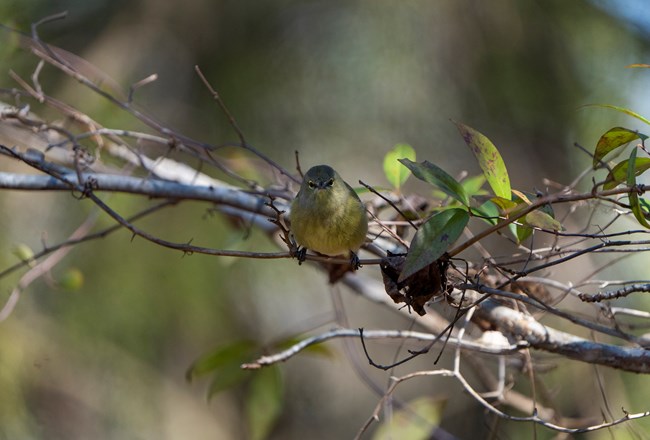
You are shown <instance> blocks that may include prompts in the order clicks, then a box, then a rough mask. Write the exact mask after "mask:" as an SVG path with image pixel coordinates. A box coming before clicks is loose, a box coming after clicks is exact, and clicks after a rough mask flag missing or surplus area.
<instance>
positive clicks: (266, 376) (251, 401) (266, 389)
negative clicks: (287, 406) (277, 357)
mask: <svg viewBox="0 0 650 440" xmlns="http://www.w3.org/2000/svg"><path fill="white" fill-rule="evenodd" d="M283 391H284V389H283V385H282V376H281V375H280V369H279V368H278V366H277V365H272V366H270V367H265V368H262V369H261V370H257V372H256V373H255V376H254V377H253V380H252V381H251V383H250V388H249V391H248V398H247V399H246V419H247V422H248V428H249V432H250V438H251V439H252V440H263V439H265V438H267V437H268V436H269V434H270V433H271V429H273V426H274V425H275V423H276V422H277V420H278V417H279V416H280V414H281V413H282V407H283V404H284V399H283Z"/></svg>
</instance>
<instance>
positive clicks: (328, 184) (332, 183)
mask: <svg viewBox="0 0 650 440" xmlns="http://www.w3.org/2000/svg"><path fill="white" fill-rule="evenodd" d="M332 185H334V178H332V179H330V180H328V181H327V186H332Z"/></svg>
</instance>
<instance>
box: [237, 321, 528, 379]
mask: <svg viewBox="0 0 650 440" xmlns="http://www.w3.org/2000/svg"><path fill="white" fill-rule="evenodd" d="M360 336H361V330H359V329H345V328H344V329H336V330H330V331H328V332H325V333H322V334H320V335H316V336H311V337H309V338H305V339H303V340H302V341H300V342H298V343H296V344H294V345H292V346H291V347H289V348H287V349H286V350H283V351H281V352H279V353H276V354H273V355H268V356H262V357H260V358H259V359H257V360H255V361H253V362H251V363H248V364H243V365H242V368H244V369H257V368H261V367H266V366H269V365H273V364H276V363H278V362H285V361H287V360H289V359H290V358H292V357H293V356H295V355H297V354H298V353H300V352H301V351H303V350H305V349H306V348H308V347H310V346H312V345H316V344H320V343H322V342H325V341H328V340H330V339H336V338H359V337H360ZM363 338H364V339H382V340H383V339H413V340H417V341H424V342H431V341H435V340H437V339H438V340H439V337H438V336H436V335H434V334H432V333H422V332H415V331H406V330H363ZM442 342H444V341H442ZM447 343H448V344H449V345H451V346H454V347H459V348H461V349H463V350H468V351H475V352H481V353H488V354H495V355H503V354H511V353H514V352H517V351H519V350H521V349H522V348H525V347H527V346H528V344H527V343H526V342H525V341H521V343H518V344H503V345H501V346H497V345H488V344H486V343H482V342H478V341H466V340H459V339H457V338H453V337H450V338H449V340H448V341H447Z"/></svg>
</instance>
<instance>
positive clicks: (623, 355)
mask: <svg viewBox="0 0 650 440" xmlns="http://www.w3.org/2000/svg"><path fill="white" fill-rule="evenodd" d="M476 318H477V319H479V320H484V321H487V322H489V323H490V324H491V325H492V326H494V328H496V329H498V330H499V331H501V332H502V333H503V334H505V335H506V336H510V337H512V338H515V339H517V340H521V341H525V342H527V343H528V344H530V346H531V347H532V348H537V349H540V350H545V351H549V352H552V353H556V354H560V355H563V356H566V357H568V358H570V359H575V360H578V361H581V362H587V363H590V364H598V365H604V366H607V367H612V368H617V369H619V370H624V371H631V372H634V373H645V374H648V373H650V350H646V349H644V348H638V347H619V346H616V345H611V344H603V343H599V342H593V341H589V340H587V339H584V338H581V337H578V336H574V335H572V334H569V333H565V332H562V331H559V330H555V329H554V328H551V327H548V326H546V325H543V324H541V323H540V322H538V321H537V320H535V318H533V317H532V316H530V315H526V314H524V313H522V312H518V311H516V310H513V309H511V308H509V307H505V306H503V305H502V304H500V303H499V302H498V301H496V300H494V299H488V300H486V301H483V302H482V303H481V304H480V305H479V306H478V307H477V310H476Z"/></svg>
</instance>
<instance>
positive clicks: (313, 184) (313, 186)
mask: <svg viewBox="0 0 650 440" xmlns="http://www.w3.org/2000/svg"><path fill="white" fill-rule="evenodd" d="M307 185H309V187H310V188H311V189H314V188H316V184H315V183H314V182H312V181H311V180H310V181H309V182H308V183H307Z"/></svg>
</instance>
